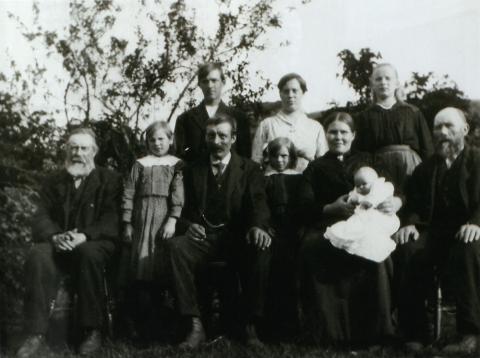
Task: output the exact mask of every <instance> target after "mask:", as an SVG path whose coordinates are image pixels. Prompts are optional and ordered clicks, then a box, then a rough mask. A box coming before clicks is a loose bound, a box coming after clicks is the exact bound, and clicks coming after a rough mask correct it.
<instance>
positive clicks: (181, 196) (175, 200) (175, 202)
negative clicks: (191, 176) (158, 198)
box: [169, 161, 185, 219]
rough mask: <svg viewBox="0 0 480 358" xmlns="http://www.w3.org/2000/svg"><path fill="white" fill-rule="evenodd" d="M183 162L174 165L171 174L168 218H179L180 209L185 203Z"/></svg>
mask: <svg viewBox="0 0 480 358" xmlns="http://www.w3.org/2000/svg"><path fill="white" fill-rule="evenodd" d="M182 169H183V162H182V161H179V162H178V163H177V164H176V165H175V171H174V173H173V178H172V183H171V184H170V190H169V204H170V205H169V206H170V210H169V216H171V217H174V218H177V219H178V218H180V214H181V213H182V208H183V205H184V203H185V189H184V186H183V173H182Z"/></svg>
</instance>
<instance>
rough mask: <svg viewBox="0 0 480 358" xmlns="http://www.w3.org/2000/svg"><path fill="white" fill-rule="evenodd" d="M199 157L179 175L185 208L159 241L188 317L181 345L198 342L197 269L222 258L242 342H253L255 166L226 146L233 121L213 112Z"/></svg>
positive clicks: (263, 218)
mask: <svg viewBox="0 0 480 358" xmlns="http://www.w3.org/2000/svg"><path fill="white" fill-rule="evenodd" d="M205 140H206V144H207V148H208V153H206V155H205V157H204V158H202V159H200V160H198V161H196V162H193V163H191V164H190V165H189V166H187V167H186V169H185V173H184V184H185V206H184V208H183V211H182V215H181V217H180V219H179V220H178V222H177V235H181V236H177V237H174V238H172V239H170V240H168V241H166V242H165V246H166V255H165V260H166V263H167V265H168V266H169V267H170V272H171V275H172V277H171V281H172V286H173V287H172V288H173V294H174V296H175V298H176V303H177V310H178V311H179V314H180V315H181V316H182V317H184V318H185V319H187V320H188V324H189V333H188V334H187V335H186V337H185V339H184V341H183V342H182V343H181V347H183V348H196V347H198V346H199V345H200V344H201V343H202V342H203V341H204V340H205V331H204V328H203V324H202V321H201V319H200V308H199V304H198V297H197V283H198V281H197V278H198V274H199V273H200V272H201V271H202V270H203V269H205V267H206V265H207V264H208V262H210V261H212V260H218V259H221V260H226V261H227V262H228V264H229V265H230V266H231V267H232V269H234V270H235V271H236V272H237V273H238V275H239V278H240V282H241V286H242V296H243V300H242V302H243V305H242V307H239V311H240V312H241V320H242V321H243V322H242V326H244V328H245V330H244V334H245V337H244V338H245V340H246V343H247V344H249V345H261V343H260V341H259V340H258V337H257V335H256V324H258V322H259V320H260V319H261V317H262V315H263V308H264V307H263V306H264V302H265V295H266V289H267V278H268V272H269V266H270V244H271V238H270V236H269V235H268V234H267V232H266V231H265V229H267V225H268V221H269V217H270V212H269V209H268V206H267V202H266V194H265V183H264V178H263V174H262V172H261V170H260V167H259V166H258V165H257V164H256V163H254V162H253V161H251V160H249V159H246V158H242V157H240V156H239V155H238V154H236V153H235V152H234V151H233V150H232V145H233V143H235V141H236V123H235V120H234V119H232V118H231V117H230V116H225V115H217V117H214V118H210V119H208V120H207V123H206V137H205Z"/></svg>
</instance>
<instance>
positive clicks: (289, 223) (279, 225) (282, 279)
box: [265, 137, 302, 338]
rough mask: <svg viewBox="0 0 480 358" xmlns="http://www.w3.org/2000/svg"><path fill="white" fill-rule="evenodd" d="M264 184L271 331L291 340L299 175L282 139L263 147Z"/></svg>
mask: <svg viewBox="0 0 480 358" xmlns="http://www.w3.org/2000/svg"><path fill="white" fill-rule="evenodd" d="M266 154H267V158H268V164H267V166H266V168H265V183H266V193H267V200H268V205H269V208H270V212H271V228H272V231H273V232H272V234H273V235H272V236H273V237H274V240H273V243H274V244H273V256H272V271H271V276H270V282H271V287H270V288H271V290H270V296H271V299H270V304H269V310H270V315H271V316H272V318H271V319H270V323H271V325H272V327H271V328H272V329H271V331H272V332H273V335H274V336H276V337H275V338H287V337H292V336H293V335H294V333H295V331H296V328H297V327H298V309H297V308H298V295H297V253H298V246H299V235H298V230H299V225H298V222H299V218H298V204H297V199H298V188H299V184H300V181H301V179H302V176H301V173H300V172H298V171H296V170H294V168H295V167H296V165H297V150H296V148H295V146H294V144H293V142H292V141H291V140H290V139H288V138H285V137H278V138H276V139H274V140H272V141H271V142H270V143H269V144H268V146H267V148H266Z"/></svg>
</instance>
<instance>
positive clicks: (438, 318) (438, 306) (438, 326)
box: [433, 274, 442, 341]
mask: <svg viewBox="0 0 480 358" xmlns="http://www.w3.org/2000/svg"><path fill="white" fill-rule="evenodd" d="M435 289H436V292H435V321H434V327H433V329H434V332H433V333H434V339H435V340H436V341H437V340H438V339H440V336H441V334H442V287H441V285H440V278H439V277H438V274H437V275H436V277H435Z"/></svg>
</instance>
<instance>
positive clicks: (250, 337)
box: [245, 323, 263, 348]
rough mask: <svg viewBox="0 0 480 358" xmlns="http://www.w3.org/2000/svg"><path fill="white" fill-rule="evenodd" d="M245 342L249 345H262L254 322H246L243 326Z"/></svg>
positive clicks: (259, 346)
mask: <svg viewBox="0 0 480 358" xmlns="http://www.w3.org/2000/svg"><path fill="white" fill-rule="evenodd" d="M245 344H246V345H247V346H250V347H257V348H261V347H263V343H262V341H260V339H259V338H258V335H257V329H256V327H255V324H254V323H248V324H247V325H246V326H245Z"/></svg>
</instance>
